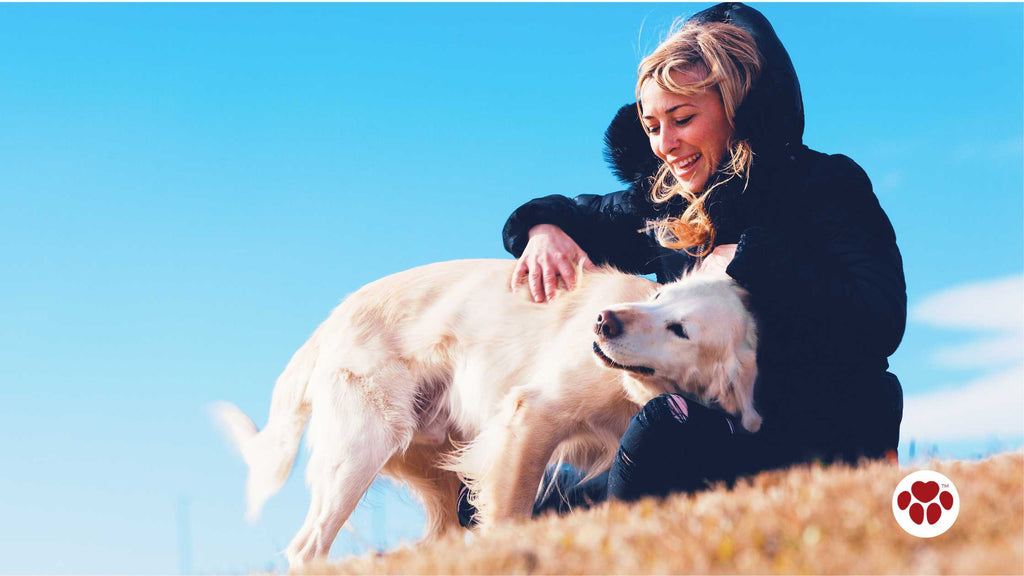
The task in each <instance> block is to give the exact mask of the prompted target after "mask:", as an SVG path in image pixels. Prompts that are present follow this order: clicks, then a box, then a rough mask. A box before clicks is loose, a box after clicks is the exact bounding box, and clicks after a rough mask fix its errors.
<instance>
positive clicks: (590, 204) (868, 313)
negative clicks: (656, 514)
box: [462, 3, 907, 519]
mask: <svg viewBox="0 0 1024 576" xmlns="http://www.w3.org/2000/svg"><path fill="white" fill-rule="evenodd" d="M636 93H637V97H638V103H637V104H631V105H627V106H625V107H623V108H622V109H621V110H620V111H619V114H618V115H617V116H616V118H615V119H614V121H613V122H612V125H611V126H610V127H609V129H608V132H607V133H606V144H607V147H608V149H607V156H608V158H609V160H610V162H611V163H612V164H613V166H614V168H615V171H616V174H617V175H618V176H619V178H620V179H622V180H623V181H624V182H625V183H626V184H628V186H629V187H628V189H626V190H623V191H621V192H616V193H613V194H609V195H604V196H597V195H583V196H577V197H575V198H567V197H564V196H557V195H556V196H547V197H545V198H539V199H536V200H532V201H530V202H528V203H526V204H525V205H523V206H522V207H520V208H519V209H517V210H516V211H515V212H514V213H513V214H512V216H511V217H510V218H509V220H508V222H507V223H506V225H505V229H504V239H505V247H506V248H507V249H508V250H509V252H511V253H512V254H513V255H515V256H516V257H517V258H518V259H519V261H518V266H517V267H516V273H515V275H514V277H513V280H512V282H513V288H517V287H518V288H519V289H522V288H523V287H524V285H525V287H527V288H528V289H529V290H530V292H531V293H532V295H533V297H534V299H535V300H536V301H538V302H543V301H546V300H547V299H548V298H549V297H551V296H552V295H553V294H554V291H555V288H556V287H557V285H558V284H559V283H561V284H564V285H565V286H567V287H568V288H570V289H571V288H572V287H573V286H574V284H575V269H574V264H575V263H576V262H579V261H581V260H582V261H583V262H584V264H585V265H587V266H590V265H592V264H593V263H597V264H603V263H606V264H610V265H613V266H615V267H617V268H619V269H622V270H626V271H630V272H633V273H638V274H652V273H653V274H656V275H657V277H658V280H659V281H661V282H666V281H670V280H672V279H674V278H676V277H678V276H679V275H681V274H683V273H685V272H686V271H688V270H691V269H693V268H695V267H704V268H708V267H714V268H718V269H721V270H724V271H725V272H726V273H727V274H728V275H729V276H731V277H732V278H733V279H734V280H735V281H736V282H737V283H738V284H739V285H740V286H743V287H744V288H746V289H747V291H748V292H749V293H750V297H751V306H752V308H753V310H754V312H755V313H756V315H757V317H758V321H759V327H760V343H761V344H760V347H759V350H758V370H759V378H758V383H757V386H756V391H755V401H756V405H757V409H758V411H759V412H760V413H761V415H762V416H763V417H764V424H763V426H762V428H761V430H760V431H759V432H758V433H757V434H745V433H743V431H742V429H741V428H740V427H739V426H738V425H736V424H735V423H734V422H733V421H732V419H731V418H730V417H729V416H728V415H726V414H724V413H723V412H719V411H717V410H715V409H713V408H708V407H705V406H702V405H700V404H697V403H696V402H692V401H689V400H687V399H686V398H684V397H681V396H678V395H664V396H661V397H659V398H656V399H654V400H652V401H651V402H650V403H648V404H647V405H646V406H644V408H643V409H642V410H641V411H640V412H639V413H638V414H637V415H636V417H634V418H633V421H632V422H631V424H630V427H629V429H628V431H627V432H626V434H625V436H624V437H623V438H622V441H621V444H620V449H619V454H618V458H616V461H615V463H614V464H613V466H612V469H611V470H610V472H609V473H608V474H605V475H602V476H600V477H598V478H597V479H595V480H593V481H590V482H587V483H583V484H581V483H579V482H578V479H579V476H578V475H577V474H576V473H575V472H574V471H567V470H562V471H558V472H557V474H556V476H555V480H556V482H557V483H558V484H559V488H560V490H553V491H549V492H550V493H551V494H554V495H553V496H551V497H549V498H548V500H546V501H541V502H538V505H537V509H538V511H539V510H542V509H548V508H559V509H565V508H567V507H568V506H570V505H574V504H575V505H578V504H583V503H586V502H587V501H589V500H600V499H603V498H605V497H607V496H611V497H616V498H620V499H626V500H629V499H634V498H637V497H640V496H645V495H664V494H667V493H669V492H673V491H693V490H697V489H700V488H702V487H704V486H706V485H707V484H708V483H709V482H713V481H719V480H725V481H732V480H733V479H735V478H736V477H737V476H741V475H747V474H752V473H755V472H757V471H760V470H764V469H769V468H776V467H781V466H786V465H790V464H793V463H798V462H807V461H812V460H822V461H836V460H840V461H848V462H855V461H856V460H857V459H859V458H861V457H868V458H880V457H885V456H887V455H888V456H892V455H894V454H895V451H896V448H897V442H898V439H899V424H900V420H901V418H902V410H903V395H902V390H901V388H900V384H899V381H898V380H897V379H896V377H895V376H893V375H892V374H890V373H888V372H887V371H886V370H887V368H888V362H887V358H888V357H889V355H891V354H892V353H893V352H894V351H895V350H896V347H897V345H898V344H899V342H900V340H901V338H902V336H903V330H904V326H905V322H906V304H907V302H906V286H905V283H904V278H903V264H902V260H901V257H900V253H899V250H898V248H897V246H896V238H895V235H894V233H893V229H892V226H891V224H890V222H889V220H888V218H887V217H886V215H885V213H884V212H883V211H882V208H881V207H880V206H879V204H878V200H877V199H876V197H875V195H874V193H873V192H872V189H871V183H870V181H869V180H868V177H867V175H866V174H865V173H864V171H863V170H862V169H861V168H860V167H859V166H858V165H857V164H856V163H854V162H853V161H852V160H850V159H849V158H847V157H845V156H842V155H827V154H822V153H819V152H815V151H813V150H810V149H808V148H807V147H806V146H804V145H803V143H802V135H803V126H804V118H803V105H802V101H801V96H800V87H799V83H798V81H797V77H796V73H795V72H794V70H793V66H792V63H791V62H790V59H789V56H788V54H787V53H786V50H785V48H783V46H782V44H781V42H780V41H779V39H778V38H777V36H776V35H775V32H774V30H773V29H772V27H771V25H770V24H769V23H768V21H767V20H766V19H765V18H764V16H762V15H761V14H760V13H759V12H758V11H756V10H754V9H752V8H750V7H748V6H744V5H743V4H738V3H727V4H719V5H717V6H714V7H712V8H709V9H707V10H704V11H703V12H700V13H698V14H696V15H695V16H693V17H692V18H690V19H689V20H688V21H687V22H686V24H685V25H684V26H683V27H682V28H681V29H680V30H679V31H677V32H676V33H674V34H673V35H671V36H670V37H669V38H668V39H667V40H665V41H664V42H663V43H662V44H661V45H660V46H658V48H657V49H656V50H655V51H654V52H653V53H652V54H650V55H649V56H648V57H646V58H644V60H643V61H642V62H641V64H640V67H639V73H638V81H637V85H636ZM652 152H653V153H652ZM665 337H666V338H675V337H678V336H676V335H674V334H673V333H671V332H669V331H667V330H666V333H665ZM549 480H550V478H549ZM462 512H463V517H464V519H468V516H469V514H470V513H471V511H468V510H466V509H464V510H463V511H462Z"/></svg>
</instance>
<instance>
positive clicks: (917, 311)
mask: <svg viewBox="0 0 1024 576" xmlns="http://www.w3.org/2000/svg"><path fill="white" fill-rule="evenodd" d="M910 317H911V319H912V320H916V321H918V322H923V323H925V324H930V325H932V326H937V327H941V328H964V329H969V330H1016V331H1017V332H1020V331H1021V330H1022V329H1024V275H1021V276H1011V277H1009V278H1002V279H999V280H989V281H987V282H977V283H974V284H965V285H963V286H957V287H956V288H951V289H949V290H946V291H944V292H939V293H938V294H934V295H932V296H929V297H928V298H925V299H924V301H923V302H921V303H920V304H918V305H917V306H915V307H914V309H913V310H912V311H911V313H910Z"/></svg>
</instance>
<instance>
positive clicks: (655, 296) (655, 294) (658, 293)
mask: <svg viewBox="0 0 1024 576" xmlns="http://www.w3.org/2000/svg"><path fill="white" fill-rule="evenodd" d="M659 296H661V292H655V293H654V298H651V300H657V299H658V297H659Z"/></svg>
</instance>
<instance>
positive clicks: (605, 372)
mask: <svg viewBox="0 0 1024 576" xmlns="http://www.w3.org/2000/svg"><path fill="white" fill-rule="evenodd" d="M514 264H515V263H514V261H506V260H461V261H454V262H444V263H438V264H432V265H428V266H423V267H420V268H415V269H412V270H408V271H405V272H401V273H398V274H394V275H392V276H388V277H386V278H383V279H381V280H378V281H376V282H373V283H371V284H368V285H366V286H365V287H363V288H361V289H360V290H358V291H357V292H355V293H354V294H352V295H351V296H349V297H348V298H347V299H345V301H343V302H342V303H341V304H340V305H339V306H338V307H337V308H336V309H335V310H334V312H333V313H331V315H330V317H328V318H327V320H326V321H324V322H323V324H321V325H320V327H319V328H317V330H316V331H315V332H314V333H313V336H312V337H311V338H310V339H309V341H307V342H306V343H305V344H304V345H303V346H302V347H301V348H300V349H299V350H298V352H296V353H295V355H294V356H293V357H292V359H291V361H290V362H289V363H288V366H287V368H286V369H285V371H284V373H283V374H282V375H281V376H280V377H279V378H278V380H277V385H276V386H275V388H274V392H273V398H272V400H271V407H270V416H269V421H268V422H267V425H266V427H265V428H264V429H263V430H262V431H258V430H257V428H256V426H255V425H254V424H253V422H252V420H250V419H249V418H248V417H247V416H245V415H244V414H243V413H242V412H241V411H240V410H239V409H238V408H236V407H234V406H232V405H230V404H226V403H225V404H220V405H218V407H217V414H218V416H219V419H220V420H221V422H222V423H223V424H224V426H225V428H226V430H227V432H228V435H229V436H230V437H231V439H232V440H233V442H234V444H235V445H236V447H237V448H238V449H239V450H240V452H241V453H242V455H243V456H244V458H245V461H246V463H247V464H248V466H249V479H248V484H247V499H248V507H249V517H250V519H253V518H255V516H256V515H257V514H258V512H259V509H260V508H261V507H262V505H263V503H264V501H265V500H266V499H267V498H268V497H270V496H271V495H272V494H274V493H275V492H276V491H277V490H278V489H279V488H280V487H281V485H282V484H283V483H284V481H285V480H286V478H287V477H288V474H289V471H290V469H291V466H292V463H293V461H294V459H295V455H296V452H297V451H298V448H299V440H300V438H301V437H302V432H303V429H304V428H305V426H306V423H307V421H308V422H309V433H308V436H307V444H308V446H309V450H310V459H309V465H308V469H307V471H306V476H307V483H308V484H309V486H310V489H311V492H312V501H311V504H310V508H309V513H308V515H307V516H306V520H305V523H304V524H303V526H302V528H301V529H300V530H299V533H298V534H297V535H296V536H295V538H294V539H293V540H292V542H291V544H290V545H289V546H288V549H287V551H286V554H287V557H288V561H289V563H290V564H291V565H292V566H296V565H301V564H304V563H307V562H310V561H313V560H322V559H326V557H327V554H328V552H329V551H330V547H331V544H332V543H333V541H334V539H335V536H336V535H337V533H338V530H339V529H340V528H341V526H342V525H343V524H344V522H345V521H346V519H347V518H348V517H349V515H350V514H351V513H352V511H353V510H354V509H355V507H356V504H357V503H358V502H359V499H360V498H361V497H362V496H363V494H364V493H365V492H366V490H367V489H368V488H369V487H370V484H371V483H372V482H373V480H374V479H375V478H376V476H377V475H378V474H385V475H388V476H391V477H393V478H395V479H397V480H400V481H403V482H406V483H408V484H409V485H410V486H411V488H412V489H413V490H414V491H415V492H416V493H418V495H419V496H420V497H421V498H422V501H423V505H424V508H425V511H426V516H427V527H426V536H428V537H436V536H439V535H441V534H442V533H444V532H445V531H447V530H448V529H450V528H454V527H457V526H458V520H457V516H456V508H457V504H456V501H457V496H458V490H459V486H460V482H461V481H464V482H465V483H466V484H467V485H468V486H470V488H471V489H472V493H473V494H474V498H473V500H472V501H473V503H474V504H475V505H476V507H477V509H478V519H479V521H480V525H481V527H484V528H486V527H487V526H488V525H491V524H492V523H494V522H497V521H501V520H503V519H508V518H513V517H527V516H529V514H530V512H531V509H532V506H533V502H534V499H535V497H536V495H537V492H538V489H539V485H540V483H541V479H542V476H543V473H544V469H545V466H546V465H547V464H548V463H549V462H552V461H559V460H560V461H564V462H569V463H571V464H574V465H576V466H579V467H581V468H584V469H587V470H591V471H593V472H594V473H596V472H600V471H602V470H604V469H607V468H608V467H609V466H610V465H611V461H612V458H613V457H614V455H615V453H616V449H617V447H618V442H619V439H620V438H621V436H622V434H623V433H624V432H625V430H626V427H627V426H628V424H629V420H630V418H631V417H632V416H633V415H634V414H635V413H636V412H637V410H639V408H640V407H641V406H643V404H644V403H646V402H647V401H648V400H650V399H652V398H654V397H655V396H657V395H659V394H662V393H666V392H681V393H684V394H686V395H688V396H689V397H690V398H694V399H696V400H698V401H702V402H712V401H713V402H717V403H718V404H719V405H720V406H721V407H722V408H723V409H725V410H727V411H729V412H731V413H733V414H739V415H741V416H742V424H743V427H744V428H746V429H748V430H750V431H756V430H757V429H758V427H759V426H760V423H761V417H760V416H759V415H758V414H757V412H756V411H755V410H754V407H753V385H754V380H755V378H756V373H757V369H756V362H755V350H756V347H757V334H756V327H755V323H754V320H753V318H752V316H751V315H750V313H749V312H748V310H747V307H746V306H745V305H744V302H743V298H744V294H743V291H742V290H741V289H740V288H739V287H737V286H736V285H735V284H734V283H733V282H732V281H731V280H730V279H728V278H727V277H726V276H724V275H722V274H707V273H704V274H700V273H698V274H693V275H690V276H687V277H684V278H682V279H680V280H678V281H676V282H673V283H671V284H667V285H664V286H659V285H658V284H655V283H653V282H650V281H648V280H645V279H643V278H638V277H635V276H630V275H628V274H624V273H622V272H618V271H615V270H612V269H609V268H601V269H598V270H596V271H587V272H583V271H582V270H581V272H580V276H579V277H578V278H579V281H578V284H579V285H578V286H577V287H576V289H574V290H573V291H571V292H562V293H560V294H559V295H558V297H557V298H555V299H554V300H552V301H550V302H548V303H544V304H537V303H534V302H532V301H531V300H530V298H529V295H528V294H527V293H526V291H525V290H520V291H518V292H517V293H513V292H510V291H509V290H508V284H509V278H510V277H511V274H512V270H513V267H514ZM623 302H626V304H621V303H623Z"/></svg>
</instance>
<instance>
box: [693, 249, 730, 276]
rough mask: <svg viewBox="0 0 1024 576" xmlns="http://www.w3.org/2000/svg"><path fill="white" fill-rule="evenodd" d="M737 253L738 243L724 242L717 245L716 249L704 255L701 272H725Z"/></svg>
mask: <svg viewBox="0 0 1024 576" xmlns="http://www.w3.org/2000/svg"><path fill="white" fill-rule="evenodd" d="M735 255H736V244H722V245H719V246H716V247H715V249H714V250H713V251H712V252H711V254H708V255H707V256H705V257H704V260H702V261H701V263H700V271H701V272H711V273H719V274H723V275H724V274H725V269H726V268H728V267H729V263H730V262H732V258H733V256H735Z"/></svg>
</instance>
